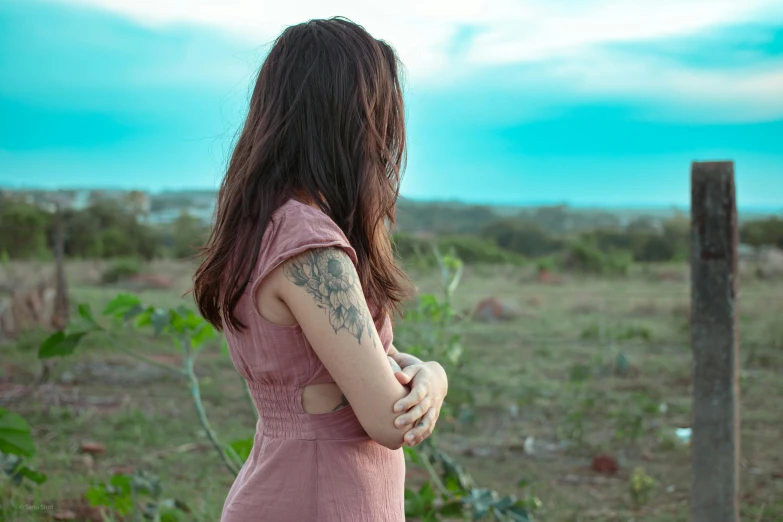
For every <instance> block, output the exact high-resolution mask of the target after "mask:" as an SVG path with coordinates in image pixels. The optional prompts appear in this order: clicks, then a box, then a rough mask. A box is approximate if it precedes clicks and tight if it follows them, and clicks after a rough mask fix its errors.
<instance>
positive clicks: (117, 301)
mask: <svg viewBox="0 0 783 522" xmlns="http://www.w3.org/2000/svg"><path fill="white" fill-rule="evenodd" d="M139 306H141V299H139V298H138V297H137V296H135V295H133V294H119V295H118V296H117V297H115V298H114V299H112V300H111V301H110V302H109V304H107V305H106V308H105V309H104V310H103V315H108V316H113V317H124V316H125V314H127V313H128V312H130V311H131V310H133V309H134V308H136V307H139Z"/></svg>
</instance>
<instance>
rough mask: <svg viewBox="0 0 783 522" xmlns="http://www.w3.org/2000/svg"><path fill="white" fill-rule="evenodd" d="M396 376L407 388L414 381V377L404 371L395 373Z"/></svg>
mask: <svg viewBox="0 0 783 522" xmlns="http://www.w3.org/2000/svg"><path fill="white" fill-rule="evenodd" d="M394 376H395V377H397V380H398V381H399V382H400V384H402V385H403V386H407V385H408V384H410V382H411V381H412V380H413V377H411V376H410V375H408V374H407V373H405V372H403V371H402V370H400V371H396V372H394Z"/></svg>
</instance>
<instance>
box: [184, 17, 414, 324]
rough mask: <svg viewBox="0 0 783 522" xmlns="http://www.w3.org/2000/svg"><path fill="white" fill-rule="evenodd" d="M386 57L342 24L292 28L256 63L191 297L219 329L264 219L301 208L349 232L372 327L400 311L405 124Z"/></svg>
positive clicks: (395, 76)
mask: <svg viewBox="0 0 783 522" xmlns="http://www.w3.org/2000/svg"><path fill="white" fill-rule="evenodd" d="M399 69H400V66H399V61H398V59H397V56H396V54H395V52H394V50H393V49H392V48H391V47H390V46H389V45H388V44H387V43H385V42H383V41H380V40H376V39H375V38H373V37H372V36H370V34H369V33H367V31H365V29H364V28H363V27H361V26H359V25H356V24H355V23H353V22H351V21H349V20H347V19H344V18H331V19H328V20H311V21H309V22H306V23H302V24H299V25H294V26H291V27H288V28H287V29H286V30H285V31H283V33H282V34H281V35H280V36H279V37H278V38H277V40H276V41H275V43H274V45H273V47H272V49H271V51H270V52H269V55H268V56H267V58H266V60H265V61H264V63H263V65H262V66H261V70H260V72H259V74H258V79H257V81H256V84H255V87H254V89H253V94H252V96H251V99H250V108H249V111H248V115H247V119H246V121H245V123H244V127H243V128H242V130H241V132H240V134H239V138H238V140H237V143H236V146H235V148H234V152H233V154H232V156H231V160H230V162H229V165H228V169H227V172H226V175H225V178H224V179H223V183H222V185H221V187H220V191H219V193H218V201H217V209H216V219H215V224H214V226H213V228H212V231H211V233H210V236H209V240H208V241H207V244H206V246H205V247H204V248H203V252H202V253H203V256H204V260H203V262H202V264H201V266H200V267H199V269H198V270H197V271H196V274H195V277H194V283H195V285H194V296H195V299H196V303H197V305H198V308H199V310H200V312H201V315H203V316H204V318H205V319H206V320H207V321H209V322H210V323H212V324H213V325H214V326H215V327H216V328H218V329H222V328H223V327H225V326H228V327H231V328H234V329H240V330H241V329H244V328H245V327H246V325H245V324H243V323H242V322H241V321H240V320H238V318H237V317H236V316H235V315H234V308H235V306H236V305H237V303H238V302H239V300H240V298H241V297H242V295H243V294H244V292H245V290H246V288H247V286H248V284H249V282H250V277H251V274H252V271H253V268H254V266H255V264H256V262H257V260H258V256H259V250H260V247H261V240H262V238H263V236H264V232H265V230H266V228H267V224H268V222H269V220H270V218H271V216H272V213H273V212H274V211H275V210H276V209H277V208H278V207H279V206H280V205H282V204H283V203H285V202H286V201H287V200H289V199H291V198H296V199H303V200H306V201H308V202H310V203H312V204H314V205H315V206H317V207H318V208H320V209H321V210H322V211H323V212H324V213H325V214H326V215H328V216H329V217H330V218H331V219H332V220H333V221H334V222H335V223H336V224H337V225H338V226H339V227H340V228H341V229H342V230H343V232H344V233H345V235H346V237H347V238H348V241H349V242H350V243H351V246H352V247H353V248H354V249H355V251H356V255H357V257H358V267H357V271H358V273H359V279H360V281H361V285H362V288H363V289H364V292H365V294H366V296H367V298H368V299H370V300H371V302H373V303H374V304H375V305H376V306H377V310H376V312H375V314H374V315H375V319H376V320H377V319H378V318H380V317H382V316H383V314H385V313H391V312H392V311H399V304H400V303H401V301H402V300H404V299H405V297H406V296H407V295H408V292H409V289H410V282H409V280H408V279H407V278H406V277H405V274H404V273H403V272H402V270H400V268H399V267H398V266H397V264H396V262H395V259H394V254H393V251H392V248H391V244H390V240H389V235H388V227H390V226H391V225H392V224H393V223H394V222H395V205H396V201H397V197H398V195H399V186H400V178H401V172H402V167H403V164H404V161H405V121H404V108H403V99H402V90H401V82H400V79H399V72H398V71H399Z"/></svg>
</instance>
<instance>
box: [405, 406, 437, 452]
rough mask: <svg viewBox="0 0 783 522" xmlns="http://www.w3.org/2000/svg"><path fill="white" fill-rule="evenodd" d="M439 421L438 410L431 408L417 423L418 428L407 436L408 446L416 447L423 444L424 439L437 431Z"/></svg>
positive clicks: (413, 429)
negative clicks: (436, 424) (436, 423)
mask: <svg viewBox="0 0 783 522" xmlns="http://www.w3.org/2000/svg"><path fill="white" fill-rule="evenodd" d="M437 420H438V410H437V408H430V409H429V410H427V413H425V414H424V416H423V417H422V418H421V419H420V420H419V422H417V423H416V426H414V427H413V428H411V430H410V431H409V432H408V433H406V434H405V443H406V444H407V445H408V446H415V445H416V444H419V443H421V442H422V441H423V440H424V439H426V438H427V437H429V436H430V435H432V430H434V429H435V422H436V421H437Z"/></svg>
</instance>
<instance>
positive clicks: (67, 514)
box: [54, 509, 76, 520]
mask: <svg viewBox="0 0 783 522" xmlns="http://www.w3.org/2000/svg"><path fill="white" fill-rule="evenodd" d="M54 519H55V520H76V513H74V512H73V511H71V510H70V509H63V510H62V511H57V512H56V513H55V514H54Z"/></svg>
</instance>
